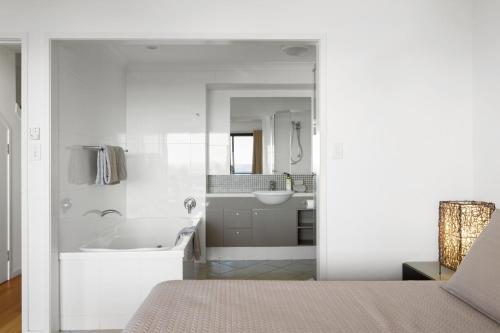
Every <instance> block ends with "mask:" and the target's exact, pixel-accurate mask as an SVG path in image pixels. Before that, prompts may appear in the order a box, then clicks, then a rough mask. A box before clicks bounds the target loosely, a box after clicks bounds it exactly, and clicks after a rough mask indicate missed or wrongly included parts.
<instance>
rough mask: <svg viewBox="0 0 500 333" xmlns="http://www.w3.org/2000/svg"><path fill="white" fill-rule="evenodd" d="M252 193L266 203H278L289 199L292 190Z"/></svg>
mask: <svg viewBox="0 0 500 333" xmlns="http://www.w3.org/2000/svg"><path fill="white" fill-rule="evenodd" d="M253 195H255V197H256V198H257V200H259V201H260V202H262V203H263V204H266V205H279V204H282V203H283V202H285V201H287V200H288V199H290V197H291V196H292V195H293V191H255V192H253Z"/></svg>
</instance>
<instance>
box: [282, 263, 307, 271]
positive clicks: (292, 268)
mask: <svg viewBox="0 0 500 333" xmlns="http://www.w3.org/2000/svg"><path fill="white" fill-rule="evenodd" d="M283 269H284V270H287V271H290V272H297V273H303V272H313V271H314V267H313V266H311V265H306V264H303V263H300V262H294V263H292V264H290V265H288V266H285V267H283Z"/></svg>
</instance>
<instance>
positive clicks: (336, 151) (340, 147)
mask: <svg viewBox="0 0 500 333" xmlns="http://www.w3.org/2000/svg"><path fill="white" fill-rule="evenodd" d="M332 157H333V159H334V160H341V159H343V158H344V144H343V143H342V142H334V143H333V153H332Z"/></svg>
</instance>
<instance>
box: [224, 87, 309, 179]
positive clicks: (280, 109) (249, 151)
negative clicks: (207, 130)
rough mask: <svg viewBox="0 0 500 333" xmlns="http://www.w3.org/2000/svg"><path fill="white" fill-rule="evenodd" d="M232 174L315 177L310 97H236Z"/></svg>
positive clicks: (233, 119)
mask: <svg viewBox="0 0 500 333" xmlns="http://www.w3.org/2000/svg"><path fill="white" fill-rule="evenodd" d="M230 104H231V105H230V110H231V111H230V114H231V122H230V145H231V155H230V157H231V158H230V173H231V174H281V173H284V172H288V173H293V174H308V173H311V171H312V168H311V163H312V160H311V146H312V130H311V129H312V121H311V117H312V114H311V98H310V97H232V98H231V102H230Z"/></svg>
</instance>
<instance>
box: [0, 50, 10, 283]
mask: <svg viewBox="0 0 500 333" xmlns="http://www.w3.org/2000/svg"><path fill="white" fill-rule="evenodd" d="M0 45H1V44H0ZM0 123H1V124H2V125H4V126H5V127H6V128H7V144H8V145H9V147H10V149H9V152H8V154H7V252H8V253H9V257H8V259H7V281H8V280H10V279H11V278H12V272H11V266H12V265H11V263H12V260H11V258H12V171H11V169H12V155H11V153H10V152H11V149H12V142H11V138H12V135H11V132H12V128H11V127H10V125H9V123H8V122H7V120H5V117H4V116H2V115H1V114H0ZM0 250H2V251H3V249H0ZM2 265H3V263H2Z"/></svg>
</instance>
